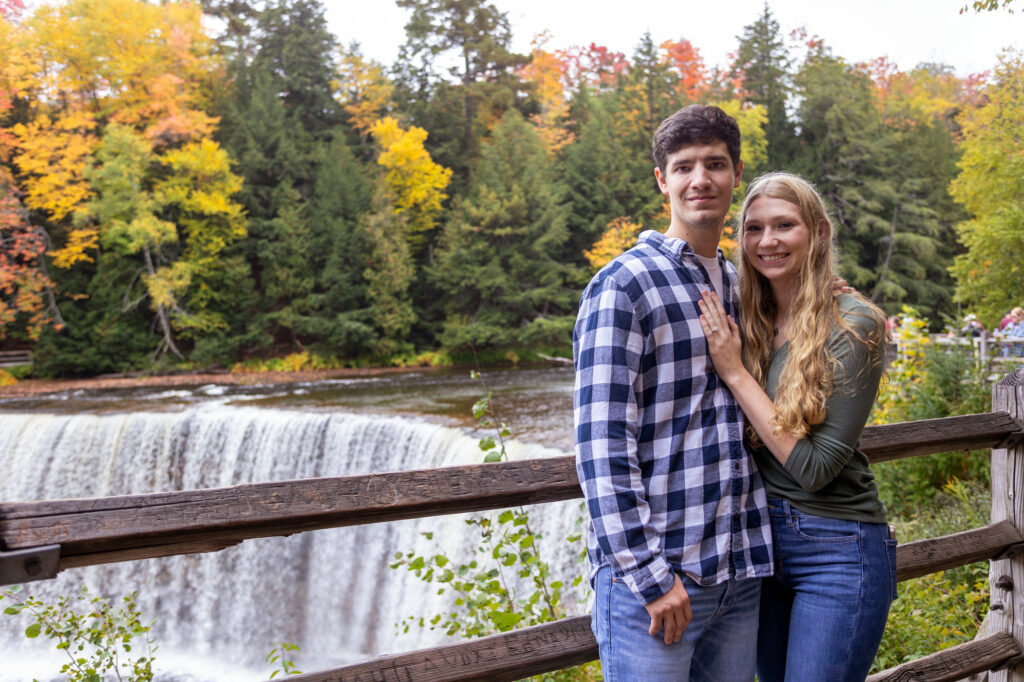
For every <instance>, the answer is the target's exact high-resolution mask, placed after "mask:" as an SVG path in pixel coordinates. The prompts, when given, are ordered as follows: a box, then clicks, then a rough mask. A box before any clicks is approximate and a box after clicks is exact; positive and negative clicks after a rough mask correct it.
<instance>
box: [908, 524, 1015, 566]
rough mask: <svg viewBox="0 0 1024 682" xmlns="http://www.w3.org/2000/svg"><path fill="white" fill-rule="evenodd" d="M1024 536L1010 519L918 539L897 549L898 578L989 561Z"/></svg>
mask: <svg viewBox="0 0 1024 682" xmlns="http://www.w3.org/2000/svg"><path fill="white" fill-rule="evenodd" d="M1021 540H1022V538H1021V536H1020V533H1018V532H1017V529H1016V528H1014V526H1013V524H1012V523H1010V522H1009V521H1000V522H999V523H993V524H990V525H988V526H984V527H982V528H972V529H971V530H965V531H962V532H960V533H953V534H952V535H943V536H942V537H937V538H928V539H926V540H918V541H917V542H910V543H907V544H905V545H899V546H898V547H897V548H896V576H897V580H900V581H903V580H910V579H911V578H919V577H921V576H922V575H928V574H929V573H936V572H938V571H944V570H946V569H947V568H953V567H955V566H964V565H966V564H973V563H974V562H976V561H987V560H988V559H992V558H994V557H996V556H999V555H1000V554H1002V553H1003V552H1004V551H1005V550H1006V549H1007V548H1009V547H1010V546H1012V545H1016V544H1019V543H1020V542H1021Z"/></svg>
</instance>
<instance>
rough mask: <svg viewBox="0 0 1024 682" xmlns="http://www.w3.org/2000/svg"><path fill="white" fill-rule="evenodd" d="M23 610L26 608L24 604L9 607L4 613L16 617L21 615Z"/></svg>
mask: <svg viewBox="0 0 1024 682" xmlns="http://www.w3.org/2000/svg"><path fill="white" fill-rule="evenodd" d="M23 608H25V605H24V604H15V605H14V606H8V607H7V608H6V609H4V613H6V614H7V615H8V616H14V615H17V614H19V613H21V610H22V609H23Z"/></svg>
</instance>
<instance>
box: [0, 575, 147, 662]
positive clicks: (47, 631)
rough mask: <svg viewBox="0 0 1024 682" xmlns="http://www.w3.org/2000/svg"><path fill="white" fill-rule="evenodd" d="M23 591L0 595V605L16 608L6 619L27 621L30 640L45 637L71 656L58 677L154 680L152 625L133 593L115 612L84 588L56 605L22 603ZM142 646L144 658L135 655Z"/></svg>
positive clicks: (32, 601)
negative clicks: (6, 603) (145, 620)
mask: <svg viewBox="0 0 1024 682" xmlns="http://www.w3.org/2000/svg"><path fill="white" fill-rule="evenodd" d="M19 591H20V588H19V587H17V586H16V587H13V588H10V589H7V590H4V591H3V592H0V600H3V599H7V600H10V602H12V603H11V605H10V606H8V607H7V608H5V609H4V613H5V614H6V615H9V616H17V615H21V614H24V615H26V616H28V617H29V620H30V623H29V625H28V627H27V628H25V636H26V637H28V638H30V639H34V638H36V637H38V636H39V635H41V634H42V635H46V636H47V637H49V638H50V639H55V640H57V649H58V650H60V651H63V652H65V653H66V654H67V656H68V662H67V663H65V664H64V666H63V667H62V668H61V669H60V672H61V673H62V674H65V675H67V676H68V680H69V681H70V682H102V681H103V680H105V679H107V678H108V676H111V675H112V676H114V677H115V678H116V679H117V680H119V681H122V682H123V681H130V682H149V681H151V680H152V679H153V652H155V651H156V648H155V647H154V646H153V645H154V643H155V642H154V640H153V638H152V636H151V635H150V634H149V632H150V628H152V626H153V624H152V623H150V624H149V625H143V623H142V616H141V614H140V613H139V610H138V607H137V605H136V603H135V595H136V593H135V592H132V593H131V594H129V595H128V596H126V597H122V598H121V601H122V604H123V605H122V606H121V607H120V608H116V607H114V606H113V605H112V604H111V603H110V601H109V600H107V599H106V598H105V597H92V596H90V594H89V589H88V588H87V587H85V586H84V585H83V586H82V587H81V589H80V590H79V591H78V593H77V594H76V595H74V596H72V597H67V596H62V597H58V598H57V601H56V602H55V603H52V604H48V603H46V602H44V601H42V600H40V599H38V598H36V597H33V596H31V595H29V596H28V597H26V598H24V599H23V600H20V601H19V600H18V597H17V593H18V592H19ZM140 643H141V645H142V646H141V647H138V648H139V649H141V654H142V655H137V654H138V653H139V652H137V651H133V648H136V647H137V645H138V644H140ZM133 656H137V657H135V658H133Z"/></svg>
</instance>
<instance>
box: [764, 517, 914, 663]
mask: <svg viewBox="0 0 1024 682" xmlns="http://www.w3.org/2000/svg"><path fill="white" fill-rule="evenodd" d="M768 510H769V514H770V516H771V522H772V537H773V540H774V545H775V576H774V577H772V578H765V580H764V585H763V587H762V590H761V616H760V627H759V629H758V635H757V679H758V680H759V682H822V681H823V680H828V681H829V682H844V681H846V682H863V680H864V678H865V677H867V674H868V670H869V669H870V668H871V661H872V660H873V659H874V657H875V653H876V652H877V651H878V645H879V643H880V642H881V641H882V632H883V631H884V630H885V620H886V618H887V617H888V615H889V604H890V603H892V600H893V599H895V598H896V540H891V539H889V528H888V525H886V524H884V523H861V522H857V521H844V520H841V519H830V518H825V517H822V516H814V515H813V514H805V513H803V512H801V511H799V510H797V509H794V508H793V507H791V506H790V505H789V503H788V502H786V501H785V500H781V499H777V498H769V499H768Z"/></svg>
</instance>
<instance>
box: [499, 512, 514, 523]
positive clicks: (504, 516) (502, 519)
mask: <svg viewBox="0 0 1024 682" xmlns="http://www.w3.org/2000/svg"><path fill="white" fill-rule="evenodd" d="M514 517H515V513H514V512H513V511H512V510H511V509H506V510H505V511H503V512H501V514H499V515H498V523H508V522H509V521H511V520H512V519H513V518H514Z"/></svg>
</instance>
